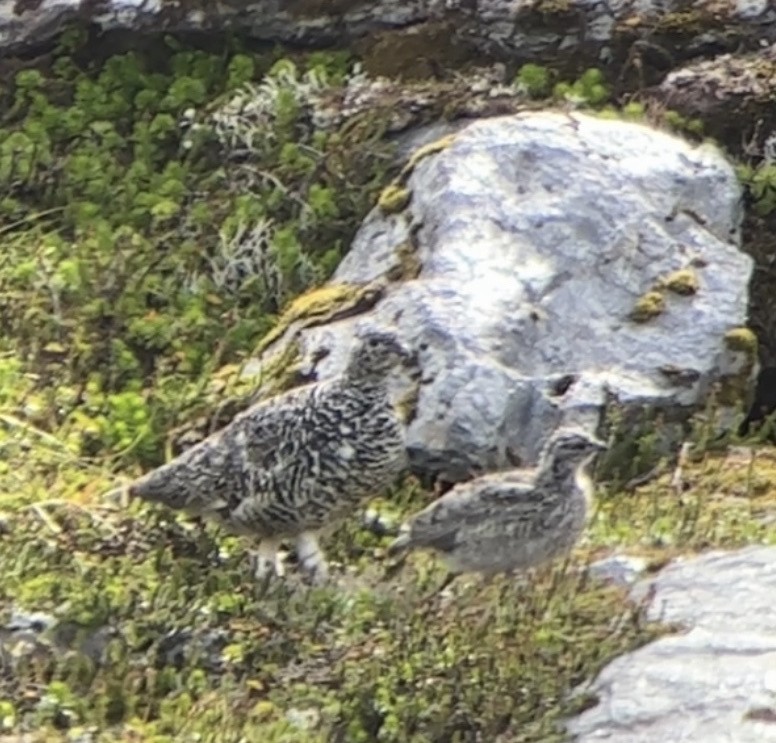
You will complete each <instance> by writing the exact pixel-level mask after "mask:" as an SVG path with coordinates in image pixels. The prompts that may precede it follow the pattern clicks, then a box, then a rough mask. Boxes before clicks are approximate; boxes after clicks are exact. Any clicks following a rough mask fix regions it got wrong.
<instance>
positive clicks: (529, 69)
mask: <svg viewBox="0 0 776 743" xmlns="http://www.w3.org/2000/svg"><path fill="white" fill-rule="evenodd" d="M551 80H552V74H551V72H550V70H549V69H548V68H547V67H542V66H541V65H537V64H533V63H530V62H529V63H528V64H524V65H523V66H522V67H521V68H520V69H519V70H518V71H517V75H516V76H515V81H514V84H515V85H516V86H517V87H518V88H519V89H520V90H522V91H524V92H525V93H526V94H527V95H529V96H530V97H531V98H544V97H546V96H547V94H548V93H549V92H550V85H551Z"/></svg>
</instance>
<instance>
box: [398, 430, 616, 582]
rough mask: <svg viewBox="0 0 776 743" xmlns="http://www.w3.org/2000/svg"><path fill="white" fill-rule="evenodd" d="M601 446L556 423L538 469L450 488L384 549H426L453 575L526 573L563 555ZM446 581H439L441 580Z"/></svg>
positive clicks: (579, 526) (584, 507) (581, 518)
mask: <svg viewBox="0 0 776 743" xmlns="http://www.w3.org/2000/svg"><path fill="white" fill-rule="evenodd" d="M605 448H606V445H605V444H604V443H603V442H601V441H599V440H598V439H597V438H595V437H594V436H592V435H590V434H589V433H587V432H586V431H584V430H581V429H577V428H571V427H566V428H561V429H559V430H558V431H556V432H555V433H554V434H553V436H552V437H551V438H550V439H549V441H548V443H547V444H546V445H545V447H544V449H543V451H542V454H541V457H540V459H539V463H538V466H537V467H536V468H533V469H518V470H509V471H505V472H496V473H491V474H488V475H483V476H482V477H478V478H475V479H474V480H470V481H468V482H465V483H461V484H459V485H456V486H455V487H454V488H453V489H452V490H450V491H449V492H448V493H446V494H445V495H443V496H442V497H441V498H439V499H438V500H436V501H434V502H433V503H431V504H430V505H429V506H427V507H426V508H425V509H423V510H422V511H420V512H419V513H417V514H415V515H414V516H412V517H410V519H409V520H408V521H407V522H406V523H405V524H404V525H403V526H402V528H401V531H400V535H399V537H398V538H397V539H396V540H395V541H394V542H393V543H392V544H391V545H390V547H389V548H388V551H389V554H391V553H394V554H395V553H397V552H401V551H406V550H411V549H430V550H434V551H436V552H437V553H439V554H440V555H441V557H442V558H443V560H444V561H445V563H446V564H447V567H448V568H449V570H450V571H451V573H453V575H455V574H457V573H463V572H477V573H482V574H485V575H488V576H492V575H495V574H497V573H504V572H511V571H514V570H527V569H529V568H532V567H536V566H538V565H541V564H542V563H545V562H548V561H549V560H552V559H554V558H557V557H559V556H562V555H564V554H566V553H568V552H569V551H570V550H571V549H572V548H573V546H574V545H575V544H576V542H577V540H578V539H579V537H580V536H581V534H582V531H583V529H584V526H585V522H586V518H587V512H588V504H589V502H590V500H591V497H592V493H593V485H592V481H591V479H590V477H589V476H588V475H587V474H586V472H585V469H586V466H587V465H588V464H589V463H590V462H591V461H592V459H593V458H594V456H595V455H596V453H597V452H599V451H601V450H603V449H605ZM449 582H450V581H449V580H448V581H446V582H445V585H447V584H448V583H449Z"/></svg>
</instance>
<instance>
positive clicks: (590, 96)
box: [553, 67, 610, 108]
mask: <svg viewBox="0 0 776 743" xmlns="http://www.w3.org/2000/svg"><path fill="white" fill-rule="evenodd" d="M553 95H554V97H555V98H558V99H561V100H564V101H568V102H570V103H574V104H576V105H579V106H591V107H593V108H597V107H600V106H602V105H603V104H604V103H606V101H607V100H608V99H609V96H610V90H609V86H608V85H607V84H606V80H605V78H604V75H603V73H602V72H601V70H599V69H597V68H596V67H591V68H590V69H588V70H585V72H584V73H583V74H582V76H581V77H579V78H578V79H577V80H575V81H574V82H571V83H569V82H558V83H556V84H555V86H554V88H553Z"/></svg>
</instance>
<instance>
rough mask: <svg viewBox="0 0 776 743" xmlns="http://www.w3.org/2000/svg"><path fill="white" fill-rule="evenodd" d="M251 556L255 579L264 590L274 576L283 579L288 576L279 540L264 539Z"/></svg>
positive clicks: (252, 551)
mask: <svg viewBox="0 0 776 743" xmlns="http://www.w3.org/2000/svg"><path fill="white" fill-rule="evenodd" d="M250 554H251V557H252V559H253V575H254V578H256V580H257V581H259V582H260V583H261V584H262V585H263V588H264V590H266V589H267V588H268V587H269V583H270V581H271V580H272V577H273V576H277V577H278V578H282V577H283V576H284V575H285V574H286V569H285V565H284V564H283V555H282V554H281V552H280V540H279V539H262V540H261V541H260V542H259V543H258V544H257V545H256V548H255V549H253V550H251V553H250Z"/></svg>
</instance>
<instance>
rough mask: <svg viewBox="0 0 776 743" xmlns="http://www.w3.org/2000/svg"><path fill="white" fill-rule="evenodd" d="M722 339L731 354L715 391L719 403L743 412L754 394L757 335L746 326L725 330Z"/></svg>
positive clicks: (747, 407)
mask: <svg viewBox="0 0 776 743" xmlns="http://www.w3.org/2000/svg"><path fill="white" fill-rule="evenodd" d="M723 342H724V344H725V347H726V348H727V349H728V351H730V352H731V353H732V354H733V356H732V357H731V358H732V361H731V360H729V361H728V367H727V368H726V369H725V370H724V371H725V373H723V374H722V376H721V377H720V380H719V385H718V389H717V391H716V395H717V401H718V403H719V405H721V406H724V407H730V408H736V409H739V410H740V412H742V413H743V412H745V411H746V410H748V409H749V406H750V405H751V401H752V398H753V396H754V384H753V378H752V377H753V374H754V370H755V367H756V365H757V349H758V343H757V336H756V335H755V334H754V333H753V332H752V331H751V330H750V329H749V328H746V327H740V328H733V329H732V330H728V332H727V333H725V335H724V338H723Z"/></svg>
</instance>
